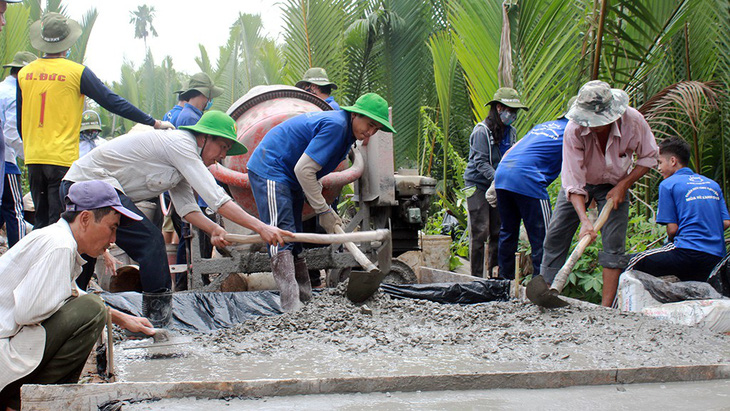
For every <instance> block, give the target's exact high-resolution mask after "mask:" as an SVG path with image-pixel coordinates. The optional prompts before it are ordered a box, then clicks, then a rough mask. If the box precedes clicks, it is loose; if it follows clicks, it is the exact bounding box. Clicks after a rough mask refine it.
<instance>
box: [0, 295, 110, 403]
mask: <svg viewBox="0 0 730 411" xmlns="http://www.w3.org/2000/svg"><path fill="white" fill-rule="evenodd" d="M106 313H107V310H106V307H105V306H104V302H103V301H101V298H99V296H98V295H95V294H86V295H83V296H81V297H78V298H74V299H72V300H70V301H68V302H67V303H66V304H64V305H63V306H62V307H61V308H59V309H58V311H56V312H55V313H54V314H53V315H52V316H50V317H49V318H48V319H46V320H45V321H43V322H42V323H41V326H42V327H43V328H45V330H46V344H45V348H44V350H43V358H42V359H41V363H40V364H39V365H38V367H36V369H35V370H34V371H33V372H31V373H30V374H29V375H27V376H25V377H23V378H21V379H19V380H17V381H15V382H13V383H10V384H8V386H6V387H5V388H3V390H2V392H0V407H2V409H5V407H11V408H14V409H20V387H21V386H22V385H23V384H73V383H76V382H78V381H79V376H80V375H81V371H82V370H83V368H84V364H85V363H86V359H87V358H88V356H89V353H90V352H91V348H92V347H93V346H94V343H95V342H96V340H97V339H98V338H99V334H101V331H102V329H104V325H105V324H106Z"/></svg>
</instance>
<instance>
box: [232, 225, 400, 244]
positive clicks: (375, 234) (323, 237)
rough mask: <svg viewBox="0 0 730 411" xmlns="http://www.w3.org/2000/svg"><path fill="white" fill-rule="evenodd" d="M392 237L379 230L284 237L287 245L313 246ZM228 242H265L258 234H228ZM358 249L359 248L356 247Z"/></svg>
mask: <svg viewBox="0 0 730 411" xmlns="http://www.w3.org/2000/svg"><path fill="white" fill-rule="evenodd" d="M389 236H390V231H389V230H385V229H378V230H375V231H358V232H356V233H345V232H343V233H338V234H312V233H294V234H293V235H291V236H284V242H286V243H312V244H345V243H347V242H351V243H352V242H367V241H383V240H385V239H387V238H388V237H389ZM225 238H226V241H228V242H231V243H238V244H257V243H263V242H264V240H263V239H262V238H261V236H259V235H258V234H253V235H240V234H226V237H225ZM355 248H357V247H355Z"/></svg>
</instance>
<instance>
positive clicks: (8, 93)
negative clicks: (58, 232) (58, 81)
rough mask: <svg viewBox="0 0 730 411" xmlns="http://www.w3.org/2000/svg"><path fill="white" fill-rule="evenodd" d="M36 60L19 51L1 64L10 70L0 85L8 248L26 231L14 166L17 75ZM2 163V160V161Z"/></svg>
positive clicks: (0, 191) (1, 188)
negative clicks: (7, 61)
mask: <svg viewBox="0 0 730 411" xmlns="http://www.w3.org/2000/svg"><path fill="white" fill-rule="evenodd" d="M35 59H36V56H35V54H33V53H30V52H28V51H19V52H17V53H15V56H13V61H11V62H10V63H7V64H5V65H3V67H4V68H9V69H10V74H9V75H8V76H7V77H5V80H3V82H2V83H0V125H2V134H1V135H0V139H2V140H4V143H1V144H0V176H3V183H2V184H0V199H2V200H1V201H0V202H1V204H0V226H2V225H3V224H4V225H5V230H6V232H7V235H8V246H9V247H12V246H13V245H15V243H17V242H18V241H19V240H20V239H21V238H23V236H25V232H26V228H25V221H24V219H23V190H22V184H21V177H22V173H21V171H20V168H19V167H18V164H17V160H16V159H17V157H20V158H23V140H21V139H20V135H18V127H17V119H16V115H17V108H16V104H15V102H16V98H17V93H18V72H19V71H20V69H21V68H23V67H25V66H26V65H28V63H30V62H32V61H33V60H35ZM3 160H4V161H3Z"/></svg>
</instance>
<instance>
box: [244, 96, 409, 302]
mask: <svg viewBox="0 0 730 411" xmlns="http://www.w3.org/2000/svg"><path fill="white" fill-rule="evenodd" d="M381 128H382V129H384V130H387V131H389V132H391V133H395V130H394V129H393V127H392V126H391V125H390V122H389V121H388V103H387V102H386V101H385V100H384V99H383V98H382V97H380V96H379V95H377V94H375V93H368V94H365V95H363V96H361V97H360V98H358V99H357V101H356V102H355V105H353V106H346V107H342V111H324V112H313V113H305V114H301V115H299V116H296V117H293V118H290V119H289V120H287V121H285V122H283V123H281V124H279V125H278V126H276V127H274V128H272V129H271V130H269V132H268V133H266V136H264V138H263V140H261V143H260V144H259V145H258V147H256V150H254V152H253V154H252V155H251V158H250V159H249V160H248V164H247V168H248V177H249V181H250V183H251V189H252V191H253V196H254V199H255V200H256V208H257V209H258V212H259V218H260V219H261V221H263V222H264V223H266V224H270V225H275V226H277V227H279V228H282V229H283V228H284V227H287V229H288V230H290V231H292V232H302V208H303V207H304V199H305V198H306V199H307V201H308V202H309V205H310V206H311V207H312V208H313V209H314V211H315V212H316V213H317V215H318V217H319V223H320V225H322V227H323V228H324V229H325V230H327V232H329V233H332V232H334V231H335V228H336V227H337V226H338V225H340V226H341V225H342V220H341V219H340V217H339V216H338V215H337V213H336V212H335V211H334V210H333V209H332V208H331V207H330V206H329V205H328V204H327V202H326V201H325V199H324V197H323V196H322V187H321V185H320V183H319V181H318V180H319V179H320V178H322V177H324V176H325V175H327V174H329V173H330V172H332V171H333V170H334V169H335V168H336V167H337V165H339V164H340V163H341V162H342V161H343V160H344V159H345V158H346V157H347V153H348V152H349V151H350V147H351V146H352V144H353V143H355V141H356V140H360V141H362V144H363V145H367V143H368V140H369V139H370V136H372V135H373V134H375V133H376V132H377V131H378V130H380V129H381ZM301 250H302V246H301V244H300V243H287V244H285V245H284V246H276V247H269V254H270V255H271V271H272V273H273V274H274V279H275V280H276V283H277V284H278V286H279V290H281V306H282V308H283V309H284V310H285V311H296V310H297V309H298V308H299V307H300V306H301V302H306V301H307V300H309V299H310V298H311V295H312V286H311V282H310V279H309V273H308V271H307V264H306V262H305V261H304V259H303V258H299V253H300V252H301Z"/></svg>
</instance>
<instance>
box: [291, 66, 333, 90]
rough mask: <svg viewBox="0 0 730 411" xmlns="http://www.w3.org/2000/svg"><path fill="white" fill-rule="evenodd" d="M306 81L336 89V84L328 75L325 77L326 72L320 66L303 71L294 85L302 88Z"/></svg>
mask: <svg viewBox="0 0 730 411" xmlns="http://www.w3.org/2000/svg"><path fill="white" fill-rule="evenodd" d="M307 83H312V84H316V85H318V86H332V90H337V84H335V83H333V82H331V81H330V79H329V77H327V72H326V71H325V70H324V69H323V68H322V67H312V68H311V69H309V70H307V71H306V72H304V77H303V78H302V79H301V80H299V81H297V84H296V86H297V87H299V88H304V86H305V85H306V84H307Z"/></svg>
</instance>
